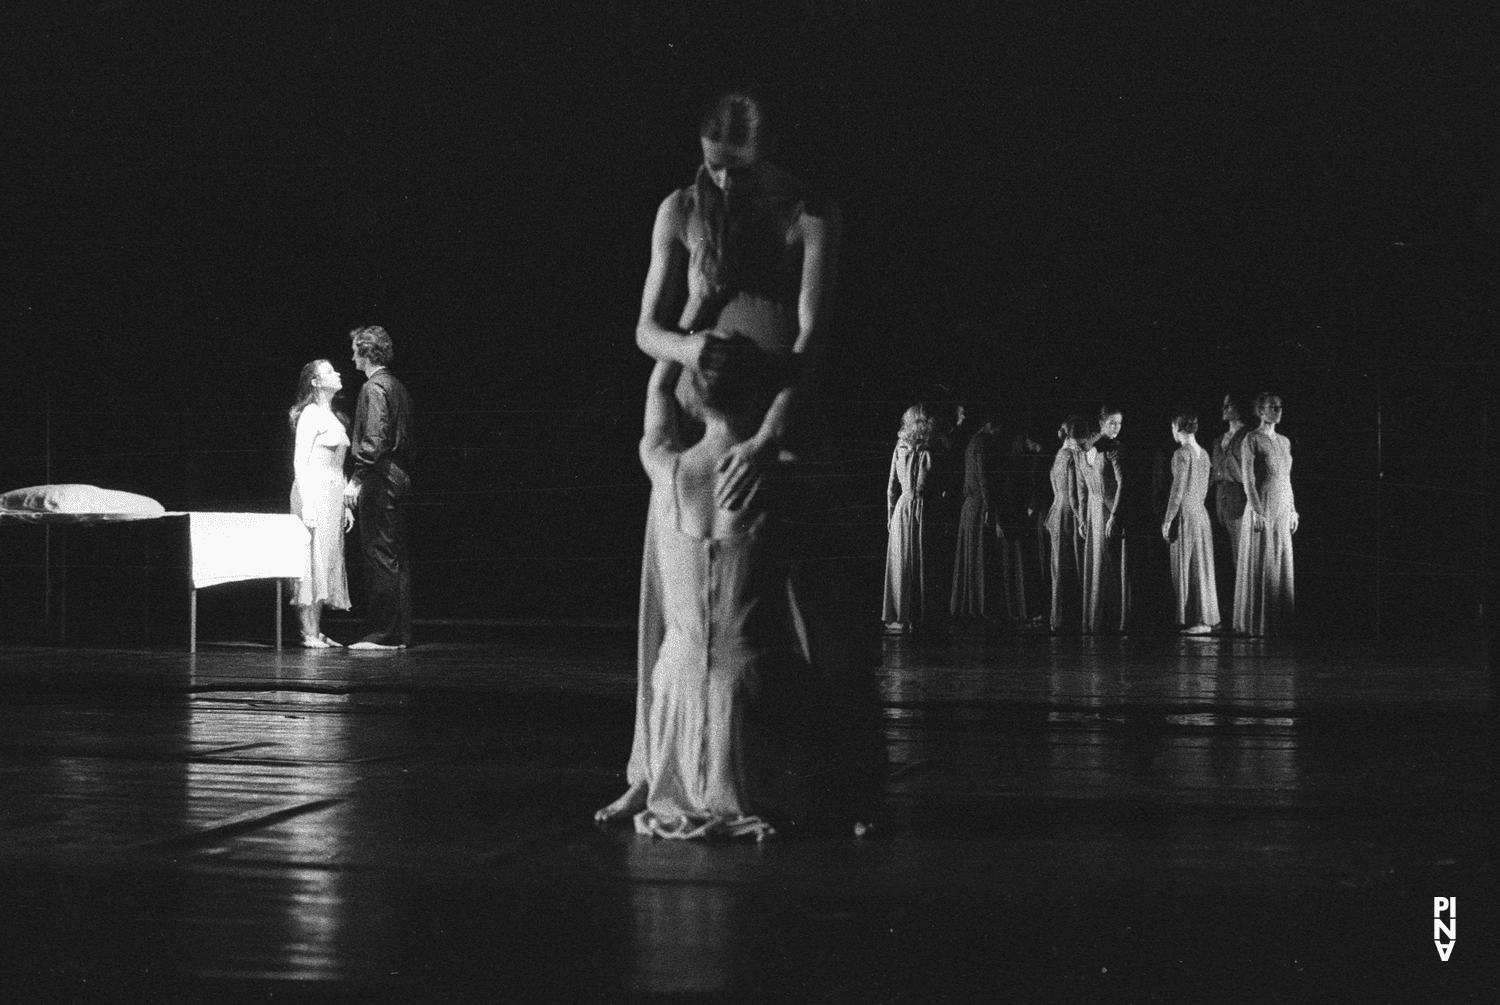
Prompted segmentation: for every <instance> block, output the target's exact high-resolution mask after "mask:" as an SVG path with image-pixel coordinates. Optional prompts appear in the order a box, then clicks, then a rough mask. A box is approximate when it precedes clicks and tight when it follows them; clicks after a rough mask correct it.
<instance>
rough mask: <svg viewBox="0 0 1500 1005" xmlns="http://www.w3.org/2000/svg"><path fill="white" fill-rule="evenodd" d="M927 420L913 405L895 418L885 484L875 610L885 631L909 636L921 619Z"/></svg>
mask: <svg viewBox="0 0 1500 1005" xmlns="http://www.w3.org/2000/svg"><path fill="white" fill-rule="evenodd" d="M932 435H933V430H932V415H931V413H930V412H929V411H928V410H927V408H926V407H925V406H923V405H913V406H911V407H910V408H908V409H907V410H906V413H905V414H904V415H902V416H901V431H900V432H899V433H898V434H897V436H896V449H895V450H893V451H892V452H891V471H890V475H889V476H888V477H887V479H886V496H885V526H886V530H887V532H888V538H887V543H886V552H885V596H884V598H883V601H882V604H881V611H882V619H883V620H884V621H885V626H886V628H887V630H889V631H893V632H909V631H911V630H912V628H913V627H915V626H916V625H918V624H920V623H921V622H922V619H923V617H924V615H925V614H926V606H925V604H926V597H927V590H926V586H927V576H926V571H925V564H926V563H925V559H926V543H927V542H926V519H925V512H924V510H925V507H924V504H923V503H924V497H925V493H926V491H927V475H928V473H929V472H930V471H931V470H932V450H931V449H930V443H931V440H932Z"/></svg>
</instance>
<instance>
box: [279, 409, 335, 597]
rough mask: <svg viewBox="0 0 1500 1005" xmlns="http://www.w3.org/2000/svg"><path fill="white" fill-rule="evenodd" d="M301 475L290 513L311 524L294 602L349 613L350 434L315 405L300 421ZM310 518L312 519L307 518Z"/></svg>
mask: <svg viewBox="0 0 1500 1005" xmlns="http://www.w3.org/2000/svg"><path fill="white" fill-rule="evenodd" d="M293 449H295V450H296V452H297V456H298V458H299V459H301V461H302V465H303V466H302V472H303V477H301V478H296V479H293V481H292V493H291V512H292V513H293V514H295V515H297V516H300V517H302V518H303V519H304V520H305V521H307V522H309V523H311V524H312V526H311V527H310V528H309V530H310V531H311V541H310V543H309V545H308V550H307V560H306V561H305V562H304V563H303V565H302V578H301V579H299V580H298V581H297V589H296V591H295V593H293V595H292V603H293V604H296V605H297V606H298V607H309V606H311V605H313V604H316V603H321V604H323V605H325V606H327V607H333V608H337V609H338V610H341V611H347V610H348V609H349V581H348V577H347V575H346V573H345V569H344V482H345V478H344V458H345V457H346V456H347V455H348V453H349V434H348V432H346V431H345V429H344V424H343V423H342V422H340V421H339V418H338V416H336V415H334V414H333V412H331V411H329V410H328V409H326V408H324V407H323V406H322V405H319V404H317V403H316V402H314V403H313V404H310V405H308V406H307V407H306V408H304V409H302V414H301V415H299V416H298V417H297V438H296V446H295V447H294V448H293ZM308 517H311V520H308Z"/></svg>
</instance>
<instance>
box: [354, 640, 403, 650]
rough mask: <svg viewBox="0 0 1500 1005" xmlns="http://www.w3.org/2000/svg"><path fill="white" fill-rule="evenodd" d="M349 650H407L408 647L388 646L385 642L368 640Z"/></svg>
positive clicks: (356, 644)
mask: <svg viewBox="0 0 1500 1005" xmlns="http://www.w3.org/2000/svg"><path fill="white" fill-rule="evenodd" d="M349 648H350V649H405V648H406V647H405V646H388V645H386V644H385V643H384V642H371V641H370V640H368V639H366V640H365V641H363V642H356V643H354V644H353V645H351V646H350V647H349Z"/></svg>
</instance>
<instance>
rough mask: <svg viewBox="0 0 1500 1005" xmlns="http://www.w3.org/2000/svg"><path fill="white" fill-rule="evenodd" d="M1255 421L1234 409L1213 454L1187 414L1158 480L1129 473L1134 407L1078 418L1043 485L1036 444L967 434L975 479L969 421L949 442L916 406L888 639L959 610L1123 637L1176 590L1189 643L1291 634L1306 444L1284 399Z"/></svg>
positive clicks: (964, 614)
mask: <svg viewBox="0 0 1500 1005" xmlns="http://www.w3.org/2000/svg"><path fill="white" fill-rule="evenodd" d="M1250 412H1251V410H1249V409H1245V408H1243V407H1242V406H1241V405H1240V404H1239V402H1237V401H1236V399H1235V398H1234V396H1233V395H1228V396H1226V397H1225V399H1224V402H1223V412H1222V414H1223V418H1224V422H1225V429H1224V431H1223V432H1222V434H1221V435H1219V436H1218V437H1217V438H1216V439H1215V440H1214V442H1213V446H1212V450H1211V451H1209V450H1205V449H1204V448H1203V447H1202V446H1201V445H1200V444H1199V443H1198V438H1197V436H1198V416H1197V415H1196V414H1195V413H1193V412H1190V411H1185V410H1184V411H1181V412H1179V413H1178V414H1177V415H1176V416H1174V417H1173V419H1172V422H1171V427H1170V429H1171V436H1172V439H1173V441H1175V443H1176V444H1177V446H1176V449H1175V450H1174V451H1173V452H1172V453H1171V455H1170V460H1169V461H1166V459H1165V457H1164V455H1163V453H1162V452H1158V458H1160V459H1161V460H1160V461H1159V462H1158V463H1157V464H1156V465H1155V466H1154V469H1153V470H1152V471H1150V472H1149V473H1148V472H1146V471H1143V470H1141V469H1140V468H1139V467H1138V466H1135V465H1129V464H1127V463H1126V461H1125V458H1124V456H1123V454H1122V449H1121V445H1120V440H1119V437H1120V433H1121V429H1122V426H1123V424H1124V415H1123V413H1122V412H1121V410H1119V409H1117V408H1114V407H1112V406H1109V405H1106V406H1104V407H1103V408H1101V409H1100V413H1099V417H1098V422H1097V424H1095V423H1091V422H1089V421H1087V420H1086V419H1085V418H1084V417H1083V416H1080V415H1070V416H1068V417H1067V418H1066V419H1064V420H1063V422H1062V425H1061V427H1060V428H1059V429H1058V433H1057V435H1058V439H1059V441H1060V446H1059V448H1058V450H1057V453H1056V455H1055V456H1054V457H1053V459H1052V462H1051V467H1050V471H1046V472H1045V474H1044V473H1043V471H1042V463H1043V458H1042V457H1041V450H1042V448H1041V446H1040V444H1039V443H1038V442H1037V440H1036V439H1034V438H1032V437H1029V436H1027V435H1026V434H1025V433H1018V434H1016V436H1015V438H1014V440H1013V441H1012V443H1011V445H1010V449H1009V452H1008V453H1007V454H1005V455H1004V456H997V453H998V449H997V448H998V445H999V444H998V440H999V428H998V426H997V425H996V424H995V423H994V422H985V423H982V424H980V425H979V427H978V428H977V429H975V430H974V431H973V432H972V434H970V435H968V436H967V442H966V443H964V445H963V448H962V451H961V456H962V466H961V468H960V467H959V465H958V463H957V459H958V457H959V456H960V452H959V450H958V444H959V442H963V438H962V433H961V426H962V422H963V417H964V413H963V410H962V409H959V410H958V411H957V412H956V414H954V415H953V416H951V417H950V418H951V420H952V421H953V422H954V425H953V427H952V428H949V429H948V430H946V431H943V430H940V429H939V424H938V419H937V410H936V409H935V408H933V407H931V406H928V405H920V404H919V405H913V406H912V407H911V408H909V409H907V411H906V413H905V415H904V416H903V417H902V425H901V430H900V432H899V434H898V436H897V441H896V447H895V449H894V451H893V452H892V455H891V465H890V475H889V478H888V479H887V494H886V525H887V529H888V545H887V552H886V572H885V591H884V598H883V603H882V618H883V620H884V621H885V623H886V627H887V629H888V630H889V631H891V632H895V633H902V632H909V631H911V630H912V629H914V628H915V627H917V626H918V625H921V624H923V623H924V622H926V621H928V620H930V619H931V618H932V617H934V616H935V615H938V614H941V613H943V608H946V613H947V614H948V615H949V617H951V618H954V619H986V618H999V617H1005V618H1008V619H1009V620H1011V621H1015V622H1022V623H1043V624H1046V625H1048V626H1049V627H1050V628H1051V629H1052V630H1053V631H1054V632H1057V633H1062V634H1076V633H1091V634H1093V633H1107V632H1121V631H1125V630H1127V629H1130V628H1132V627H1139V626H1141V625H1142V624H1144V622H1145V621H1146V620H1147V619H1146V618H1144V617H1142V616H1141V612H1140V611H1139V610H1138V608H1139V607H1141V606H1143V605H1142V604H1141V603H1140V600H1141V599H1142V597H1141V595H1142V594H1146V595H1149V594H1151V593H1153V592H1163V591H1164V589H1165V586H1166V585H1167V584H1170V587H1171V596H1170V600H1169V602H1168V611H1167V614H1168V617H1169V618H1170V620H1171V621H1172V623H1173V624H1175V625H1176V626H1177V627H1178V628H1180V629H1181V630H1182V631H1184V632H1186V633H1188V634H1192V635H1206V634H1209V633H1211V632H1213V631H1215V630H1225V629H1227V630H1231V631H1233V632H1235V633H1239V634H1245V635H1257V636H1259V635H1270V634H1276V633H1279V632H1282V631H1284V630H1286V629H1288V628H1289V627H1290V626H1291V623H1292V616H1293V613H1294V608H1295V587H1294V579H1295V577H1294V569H1293V558H1292V535H1293V534H1294V533H1295V532H1296V530H1297V525H1298V516H1297V511H1296V505H1295V499H1294V496H1293V493H1292V488H1291V465H1292V458H1291V443H1290V441H1289V440H1288V439H1287V438H1286V437H1285V436H1284V435H1282V434H1280V433H1278V432H1277V431H1276V428H1277V425H1278V424H1279V423H1280V421H1281V412H1282V405H1281V399H1280V398H1279V397H1278V396H1276V395H1274V394H1269V393H1266V394H1262V395H1260V396H1259V397H1258V398H1257V399H1256V400H1255V404H1254V409H1253V415H1254V416H1255V417H1256V418H1257V419H1258V420H1259V425H1257V426H1254V427H1253V428H1252V427H1251V426H1250V425H1249V424H1248V423H1246V421H1245V418H1244V417H1245V415H1246V414H1247V413H1250ZM955 441H958V442H955ZM1163 461H1164V462H1165V463H1163ZM960 472H961V475H962V484H961V487H960V485H959V484H958V476H959V474H960ZM1147 480H1149V481H1150V482H1151V483H1152V485H1151V486H1150V487H1151V488H1152V490H1153V491H1152V493H1151V494H1152V496H1153V497H1154V498H1153V499H1152V500H1151V501H1150V502H1143V501H1142V499H1141V493H1140V491H1139V488H1140V486H1138V485H1136V484H1135V483H1137V482H1140V481H1147ZM1127 486H1130V487H1131V489H1132V492H1131V494H1130V498H1131V502H1130V503H1129V504H1127V503H1126V498H1127V496H1126V489H1127ZM1210 491H1212V493H1213V496H1214V498H1213V511H1212V512H1213V516H1212V517H1211V516H1210V510H1209V506H1208V496H1209V493H1210ZM1049 495H1050V500H1049V498H1048V496H1049ZM1147 513H1149V514H1150V515H1151V516H1153V517H1154V518H1155V519H1154V520H1149V519H1147V517H1146V514H1147ZM1153 524H1159V526H1153ZM1155 535H1159V537H1160V543H1159V544H1158V543H1156V542H1155V541H1153V540H1151V538H1152V537H1153V536H1155ZM1216 536H1217V537H1218V539H1219V545H1220V547H1219V549H1218V551H1219V555H1220V558H1219V560H1218V562H1217V563H1216V559H1215V550H1216V549H1215V537H1216ZM950 554H951V555H952V562H951V565H949V564H948V562H947V558H948V556H949V555H950ZM1216 564H1217V565H1219V566H1224V565H1227V566H1228V568H1226V569H1220V568H1216ZM1221 572H1223V573H1227V576H1226V577H1225V587H1224V588H1223V589H1221V587H1220V585H1219V583H1220V573H1221ZM1226 592H1227V594H1228V595H1227V596H1224V597H1223V598H1222V599H1223V600H1224V602H1225V603H1224V607H1225V608H1226V610H1227V613H1228V617H1227V618H1226V617H1225V616H1224V614H1223V613H1221V607H1220V600H1221V593H1226ZM934 607H936V608H937V609H936V610H934ZM1226 621H1227V622H1228V624H1227V625H1226V624H1225V622H1226Z"/></svg>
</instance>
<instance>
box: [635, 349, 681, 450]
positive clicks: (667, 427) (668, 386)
mask: <svg viewBox="0 0 1500 1005" xmlns="http://www.w3.org/2000/svg"><path fill="white" fill-rule="evenodd" d="M681 373H682V366H681V365H680V364H677V363H670V362H667V361H666V360H657V361H656V368H655V369H653V370H652V371H651V379H650V380H649V381H648V382H647V383H646V417H645V421H644V423H643V424H642V429H641V447H640V450H641V465H642V466H643V467H645V469H646V473H647V474H651V473H653V472H654V471H655V470H656V468H657V467H659V466H660V464H661V461H662V458H663V457H664V456H665V455H667V454H669V453H671V452H672V451H673V450H676V449H677V447H678V445H679V444H678V438H677V401H676V398H675V397H674V393H675V391H676V388H677V377H678V375H680V374H681Z"/></svg>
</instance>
